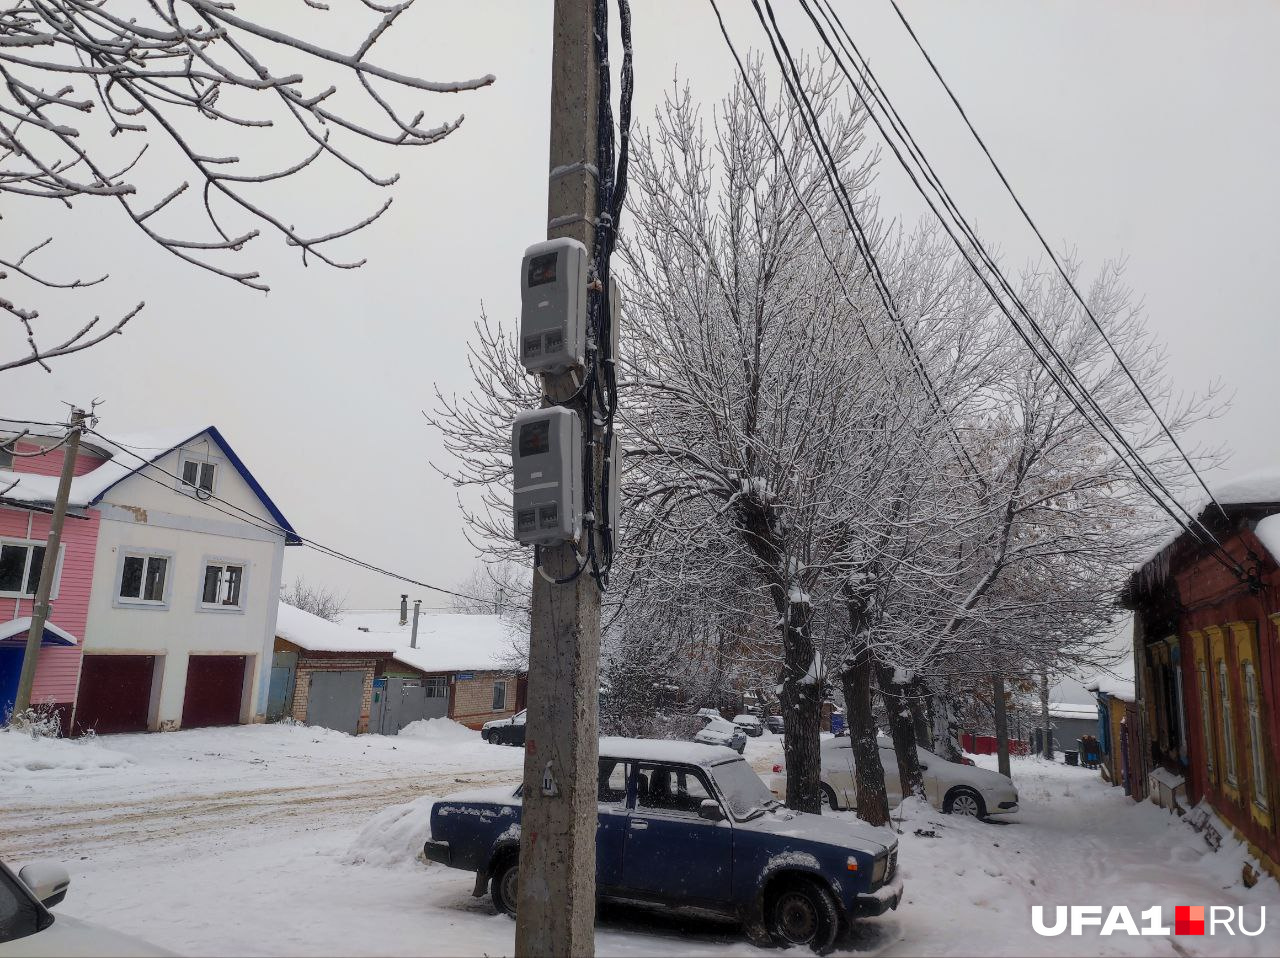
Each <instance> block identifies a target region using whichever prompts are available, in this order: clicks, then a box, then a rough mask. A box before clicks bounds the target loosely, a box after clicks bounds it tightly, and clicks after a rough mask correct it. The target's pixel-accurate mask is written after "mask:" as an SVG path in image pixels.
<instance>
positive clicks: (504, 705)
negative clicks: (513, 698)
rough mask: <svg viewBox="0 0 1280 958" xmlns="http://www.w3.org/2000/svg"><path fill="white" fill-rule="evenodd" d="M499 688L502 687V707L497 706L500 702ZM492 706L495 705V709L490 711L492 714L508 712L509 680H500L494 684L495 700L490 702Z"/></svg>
mask: <svg viewBox="0 0 1280 958" xmlns="http://www.w3.org/2000/svg"><path fill="white" fill-rule="evenodd" d="M499 686H501V687H502V704H501V705H498V704H496V703H497V700H498V687H499ZM490 704H492V705H493V708H492V709H490V710H489V711H491V712H505V711H506V710H507V680H506V679H498V680H496V681H495V682H494V683H493V698H492V699H491V700H490Z"/></svg>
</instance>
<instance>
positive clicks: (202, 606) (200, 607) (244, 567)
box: [196, 556, 249, 613]
mask: <svg viewBox="0 0 1280 958" xmlns="http://www.w3.org/2000/svg"><path fill="white" fill-rule="evenodd" d="M210 566H218V567H219V568H220V569H221V570H222V571H220V572H219V573H218V594H219V595H221V594H222V587H223V576H224V575H225V573H226V569H227V566H236V567H237V568H238V569H239V570H240V601H239V602H238V603H237V604H236V605H224V604H223V603H221V602H205V600H204V582H205V576H206V574H207V573H208V570H209V567H210ZM248 587H249V562H248V560H246V559H233V558H231V557H229V556H205V557H204V559H203V561H201V563H200V577H199V579H198V580H197V582H196V611H198V612H231V613H243V612H244V607H245V593H246V591H247V589H248Z"/></svg>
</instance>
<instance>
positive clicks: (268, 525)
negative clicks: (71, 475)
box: [88, 429, 492, 604]
mask: <svg viewBox="0 0 1280 958" xmlns="http://www.w3.org/2000/svg"><path fill="white" fill-rule="evenodd" d="M88 432H91V433H93V435H95V436H97V437H98V438H99V439H101V440H103V441H104V442H107V443H109V444H110V445H112V446H115V447H116V448H117V449H119V450H121V451H122V452H126V453H128V454H129V455H130V456H133V457H134V458H135V459H137V460H138V461H139V462H141V463H142V467H141V468H139V469H137V470H135V471H134V472H133V475H138V476H141V477H142V478H144V479H146V480H148V481H150V482H154V483H155V484H156V485H158V486H162V487H163V488H165V489H170V488H172V487H171V486H170V485H169V483H167V482H165V481H164V480H162V479H157V478H156V477H155V476H152V475H148V474H147V471H146V470H147V468H148V467H149V468H151V469H154V470H155V471H156V472H159V473H161V474H162V475H165V476H168V477H169V478H170V479H173V480H174V481H175V482H178V483H182V484H184V485H186V484H187V483H185V482H184V480H183V479H182V478H181V477H180V476H178V475H177V474H175V473H172V472H169V470H167V469H165V468H163V467H161V466H159V465H157V464H156V463H155V462H154V461H153V460H151V459H148V458H147V457H146V456H142V455H139V454H138V453H136V452H134V451H133V450H132V449H130V448H128V447H127V446H124V445H122V444H121V443H118V442H116V441H115V440H114V439H112V438H111V437H109V436H104V435H103V434H102V433H100V432H98V430H96V429H89V430H88ZM195 498H196V499H198V500H199V501H200V502H202V503H204V504H205V506H207V507H208V508H210V509H212V510H214V511H215V512H220V513H222V514H223V515H224V516H228V517H230V518H232V519H235V520H236V521H238V522H243V523H245V524H246V525H249V526H253V527H254V528H255V529H257V530H259V531H260V532H267V533H270V534H272V535H276V534H281V535H284V536H286V537H292V538H295V539H297V540H298V541H299V542H301V543H302V544H303V545H304V546H307V547H308V548H310V549H313V550H315V551H316V552H319V553H320V554H321V555H327V556H329V557H330V558H333V559H339V560H341V561H343V562H347V563H349V564H351V565H354V566H356V567H358V568H361V569H366V570H368V571H370V572H376V573H378V574H379V575H385V576H387V577H388V578H392V579H396V580H398V581H400V582H407V583H409V584H410V585H416V586H419V587H421V588H423V589H430V590H431V591H433V592H440V593H443V594H444V595H451V596H453V597H455V598H458V599H468V600H471V601H474V602H483V603H486V604H488V603H490V602H492V599H484V598H481V597H479V596H475V595H468V594H467V593H465V592H457V591H455V590H453V589H446V588H444V587H443V586H438V585H432V584H431V583H430V582H423V581H421V580H419V579H414V578H412V577H410V576H407V575H402V574H401V573H399V572H393V571H391V570H390V569H386V568H383V567H382V566H379V565H375V564H374V563H372V562H366V561H365V560H363V559H358V558H356V557H355V556H353V555H349V554H347V553H345V552H341V551H339V550H337V549H334V548H333V547H331V546H326V545H324V544H323V543H321V542H317V541H316V540H314V539H308V538H307V537H306V536H303V535H300V534H299V533H298V532H296V531H295V530H293V529H287V528H285V527H284V526H282V525H279V524H277V523H275V522H272V521H271V520H269V519H263V518H262V517H261V516H256V515H254V514H253V513H252V512H249V511H248V510H246V509H242V508H241V507H240V506H237V505H236V504H235V503H233V502H228V501H227V500H226V499H223V498H221V497H220V496H216V495H214V494H213V493H212V492H206V491H205V490H203V489H199V488H198V487H197V489H196V493H195ZM214 502H220V503H222V504H223V505H224V506H227V507H228V508H227V509H222V508H220V507H218V506H215V505H214V504H213V503H214Z"/></svg>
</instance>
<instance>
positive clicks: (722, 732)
mask: <svg viewBox="0 0 1280 958" xmlns="http://www.w3.org/2000/svg"><path fill="white" fill-rule="evenodd" d="M697 718H698V721H700V722H704V723H706V724H704V725H703V726H702V728H701V729H700V730H699V731H698V734H696V735H695V736H694V737H693V740H694V741H695V742H701V743H702V744H703V745H724V746H726V747H728V748H731V749H733V750H734V751H735V752H737V753H738V754H739V755H741V754H742V751H743V749H745V748H746V747H747V733H746V732H744V731H742V729H740V728H738V726H736V725H734V724H733V723H732V722H726V721H725V720H724V719H722V718H720V717H719V716H717V717H716V718H711V717H709V716H706V715H699V716H698V717H697Z"/></svg>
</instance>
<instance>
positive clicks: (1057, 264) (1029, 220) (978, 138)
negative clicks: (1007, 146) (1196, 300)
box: [827, 0, 1227, 518]
mask: <svg viewBox="0 0 1280 958" xmlns="http://www.w3.org/2000/svg"><path fill="white" fill-rule="evenodd" d="M889 2H890V3H891V4H893V9H894V12H895V13H897V14H898V19H899V20H901V21H902V25H903V26H904V27H906V28H907V33H908V34H910V35H911V39H912V40H914V41H915V44H916V47H917V48H918V49H919V51H920V53H921V54H922V55H923V56H924V59H925V62H926V63H928V64H929V69H931V70H932V71H933V75H934V76H935V77H937V78H938V82H939V83H941V84H942V88H943V89H944V90H946V92H947V96H948V97H949V98H950V99H951V102H952V103H953V104H955V108H956V110H958V111H959V113H960V117H961V118H962V119H963V120H964V123H965V126H967V127H968V128H969V132H970V133H972V134H973V138H974V139H975V140H976V141H977V143H978V146H980V147H981V148H982V152H983V153H984V154H986V157H987V159H988V160H989V161H990V162H991V168H992V169H993V170H995V173H996V176H998V177H999V178H1000V182H1001V183H1003V184H1004V188H1005V190H1006V191H1008V193H1009V196H1010V198H1011V199H1012V200H1013V202H1014V204H1015V205H1016V206H1017V207H1018V211H1019V212H1020V213H1021V214H1022V216H1023V219H1025V220H1026V221H1027V225H1028V226H1030V227H1031V230H1032V232H1034V233H1035V234H1036V238H1037V239H1038V240H1040V245H1041V246H1043V247H1044V251H1045V252H1046V253H1048V254H1049V259H1050V261H1051V262H1052V263H1053V265H1054V266H1055V267H1056V268H1057V270H1058V272H1059V274H1061V276H1062V279H1063V280H1064V281H1065V282H1066V284H1067V287H1068V288H1069V289H1070V290H1071V292H1072V294H1073V295H1074V296H1075V298H1076V301H1077V302H1078V303H1079V304H1080V306H1081V308H1083V309H1084V311H1085V315H1087V316H1088V317H1089V321H1090V322H1091V323H1093V326H1094V328H1095V329H1097V331H1098V334H1099V335H1100V336H1102V339H1103V341H1104V342H1105V343H1106V344H1107V347H1108V348H1109V349H1110V350H1111V355H1113V356H1114V357H1115V359H1116V362H1117V363H1119V364H1120V368H1121V369H1123V370H1124V372H1125V375H1126V376H1128V377H1129V381H1130V382H1131V383H1133V387H1134V388H1135V389H1136V390H1138V394H1139V395H1140V396H1141V397H1142V400H1143V402H1145V403H1146V405H1147V408H1148V409H1149V410H1151V415H1153V416H1155V418H1156V422H1158V423H1159V424H1160V428H1161V429H1162V430H1164V433H1165V435H1166V436H1168V437H1169V441H1170V442H1171V443H1173V446H1174V448H1175V449H1177V450H1178V454H1179V455H1180V456H1181V457H1182V461H1183V462H1185V463H1186V464H1187V468H1188V469H1190V470H1191V474H1192V475H1193V476H1195V478H1196V481H1197V482H1198V483H1200V488H1201V489H1203V490H1204V491H1205V494H1206V495H1208V497H1209V500H1210V501H1211V502H1212V503H1213V504H1214V505H1215V506H1217V507H1218V511H1219V512H1221V513H1222V516H1223V518H1226V515H1227V511H1226V510H1225V509H1224V508H1223V507H1222V503H1220V502H1218V500H1217V498H1216V497H1215V496H1214V494H1213V492H1212V491H1211V490H1210V489H1209V486H1208V484H1207V483H1206V482H1205V481H1204V478H1203V477H1202V476H1201V475H1200V472H1199V470H1197V469H1196V467H1195V465H1194V464H1193V463H1192V462H1191V458H1190V457H1189V456H1188V455H1187V454H1186V452H1184V451H1183V449H1182V445H1181V444H1180V443H1179V442H1178V440H1177V437H1176V436H1174V434H1173V431H1172V430H1170V428H1169V427H1168V426H1167V425H1166V424H1165V421H1164V419H1163V418H1162V417H1161V415H1160V413H1159V411H1158V410H1157V409H1156V407H1155V404H1154V403H1152V401H1151V400H1150V398H1148V396H1147V394H1146V392H1145V391H1144V390H1143V388H1142V386H1141V385H1140V384H1139V383H1138V380H1137V378H1136V377H1135V376H1134V375H1133V373H1132V372H1131V371H1130V370H1129V367H1128V366H1127V365H1126V364H1125V361H1124V360H1123V359H1122V358H1121V356H1120V353H1119V351H1118V350H1117V349H1116V347H1115V346H1114V345H1113V344H1112V342H1111V339H1110V337H1108V336H1107V333H1106V331H1105V330H1104V329H1103V328H1102V324H1101V323H1100V322H1098V319H1097V317H1096V316H1094V314H1093V310H1092V309H1090V308H1089V304H1088V303H1087V302H1086V301H1085V298H1084V297H1083V296H1082V295H1080V290H1079V289H1078V288H1077V287H1076V284H1075V282H1074V281H1073V280H1072V279H1071V276H1070V275H1069V274H1068V273H1067V270H1066V269H1065V268H1064V267H1063V265H1062V263H1061V262H1060V261H1059V259H1058V256H1057V254H1056V253H1055V252H1054V251H1053V248H1052V247H1051V246H1050V245H1049V243H1048V241H1047V240H1046V239H1045V238H1044V234H1043V233H1041V232H1040V227H1038V226H1037V225H1036V223H1035V220H1033V219H1032V218H1031V214H1030V213H1029V212H1027V208H1026V207H1025V206H1024V205H1023V203H1022V200H1021V199H1019V198H1018V194H1017V193H1015V192H1014V190H1013V187H1012V186H1011V185H1010V184H1009V180H1008V178H1007V177H1006V176H1005V175H1004V170H1002V169H1001V168H1000V165H999V164H998V163H996V158H995V157H994V156H992V155H991V151H990V150H989V149H988V148H987V144H986V142H985V141H984V140H983V139H982V137H981V136H979V135H978V131H977V129H975V128H974V125H973V123H972V121H970V119H969V114H967V113H966V112H965V109H964V107H963V106H961V105H960V101H959V100H958V99H957V98H956V95H955V93H954V92H952V90H951V87H950V86H949V85H948V83H947V81H946V80H945V79H943V77H942V73H941V72H940V71H939V70H938V65H937V64H936V63H934V62H933V58H932V57H931V56H929V52H928V51H927V50H926V49H925V48H924V44H922V43H921V42H920V38H919V37H918V36H916V32H915V30H913V29H912V28H911V24H910V23H908V22H907V18H906V16H905V15H904V14H903V12H902V9H901V8H900V7H899V6H898V0H889ZM827 5H828V7H829V6H830V4H829V3H828V4H827ZM832 13H833V14H834V11H832ZM837 19H838V18H837ZM842 27H843V25H842Z"/></svg>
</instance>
